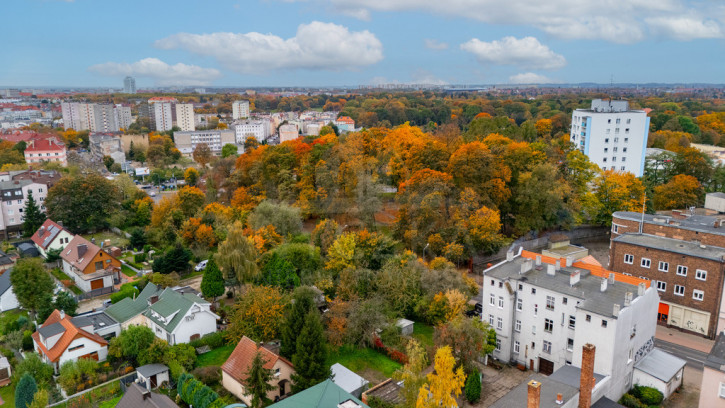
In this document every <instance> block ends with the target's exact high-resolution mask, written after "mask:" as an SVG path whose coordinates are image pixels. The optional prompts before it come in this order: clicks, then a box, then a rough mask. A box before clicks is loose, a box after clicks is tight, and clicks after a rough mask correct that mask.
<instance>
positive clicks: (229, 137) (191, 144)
mask: <svg viewBox="0 0 725 408" xmlns="http://www.w3.org/2000/svg"><path fill="white" fill-rule="evenodd" d="M235 142H236V137H235V133H234V131H233V130H197V131H193V132H174V143H175V144H176V148H177V149H179V151H180V152H181V153H182V154H184V155H186V156H191V155H192V153H193V152H194V149H196V147H197V146H198V145H200V144H206V145H207V146H209V149H211V152H212V153H213V154H215V155H217V156H219V155H221V152H222V147H224V145H225V144H234V143H235Z"/></svg>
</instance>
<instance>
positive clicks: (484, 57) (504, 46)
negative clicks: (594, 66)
mask: <svg viewBox="0 0 725 408" xmlns="http://www.w3.org/2000/svg"><path fill="white" fill-rule="evenodd" d="M461 49H462V50H464V51H468V52H470V53H471V54H473V55H475V56H476V58H477V59H478V61H480V62H481V63H483V64H494V65H516V66H519V67H522V68H527V69H556V68H561V67H563V66H564V65H566V58H564V56H562V55H560V54H557V53H555V52H554V51H552V50H551V49H549V47H547V46H545V45H544V44H542V43H540V42H539V40H537V39H536V38H534V37H524V38H521V39H518V38H515V37H504V38H502V39H501V40H495V41H491V42H485V41H481V40H479V39H478V38H474V39H472V40H470V41H467V42H465V43H463V44H461Z"/></svg>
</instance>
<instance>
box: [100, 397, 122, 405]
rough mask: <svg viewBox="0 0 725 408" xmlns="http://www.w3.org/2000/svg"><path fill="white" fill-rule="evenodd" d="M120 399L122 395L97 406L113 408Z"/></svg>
mask: <svg viewBox="0 0 725 408" xmlns="http://www.w3.org/2000/svg"><path fill="white" fill-rule="evenodd" d="M122 397H123V395H119V396H118V397H116V398H114V399H111V400H108V401H105V402H101V404H100V405H98V408H114V407H115V406H116V404H118V401H121V398H122Z"/></svg>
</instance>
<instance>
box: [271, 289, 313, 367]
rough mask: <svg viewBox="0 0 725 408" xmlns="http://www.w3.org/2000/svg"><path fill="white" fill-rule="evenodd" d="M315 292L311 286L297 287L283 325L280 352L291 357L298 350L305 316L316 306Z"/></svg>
mask: <svg viewBox="0 0 725 408" xmlns="http://www.w3.org/2000/svg"><path fill="white" fill-rule="evenodd" d="M314 297H315V292H314V291H313V290H312V288H310V287H309V286H303V287H300V288H297V289H296V290H295V293H294V295H293V297H292V306H291V307H289V308H288V309H287V313H286V314H285V322H284V325H282V345H281V346H280V349H279V351H280V354H281V355H283V356H285V357H287V358H289V359H291V358H292V356H294V354H295V352H296V351H297V338H298V336H299V335H300V333H301V332H302V328H303V326H304V325H305V317H306V316H307V315H308V314H309V313H310V311H311V310H313V308H314V306H315V300H314Z"/></svg>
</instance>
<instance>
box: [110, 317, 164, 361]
mask: <svg viewBox="0 0 725 408" xmlns="http://www.w3.org/2000/svg"><path fill="white" fill-rule="evenodd" d="M155 338H156V336H154V332H153V331H151V329H150V328H148V327H146V326H136V325H132V326H130V327H129V328H128V329H126V330H124V331H122V332H121V334H120V335H119V336H118V337H114V338H113V339H111V343H110V344H109V346H108V354H110V355H112V356H113V357H115V358H117V359H121V358H123V359H126V360H130V362H132V363H136V362H137V359H138V356H139V354H141V353H144V352H145V350H146V349H148V348H149V346H150V345H151V343H152V342H153V341H154V339H155Z"/></svg>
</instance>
